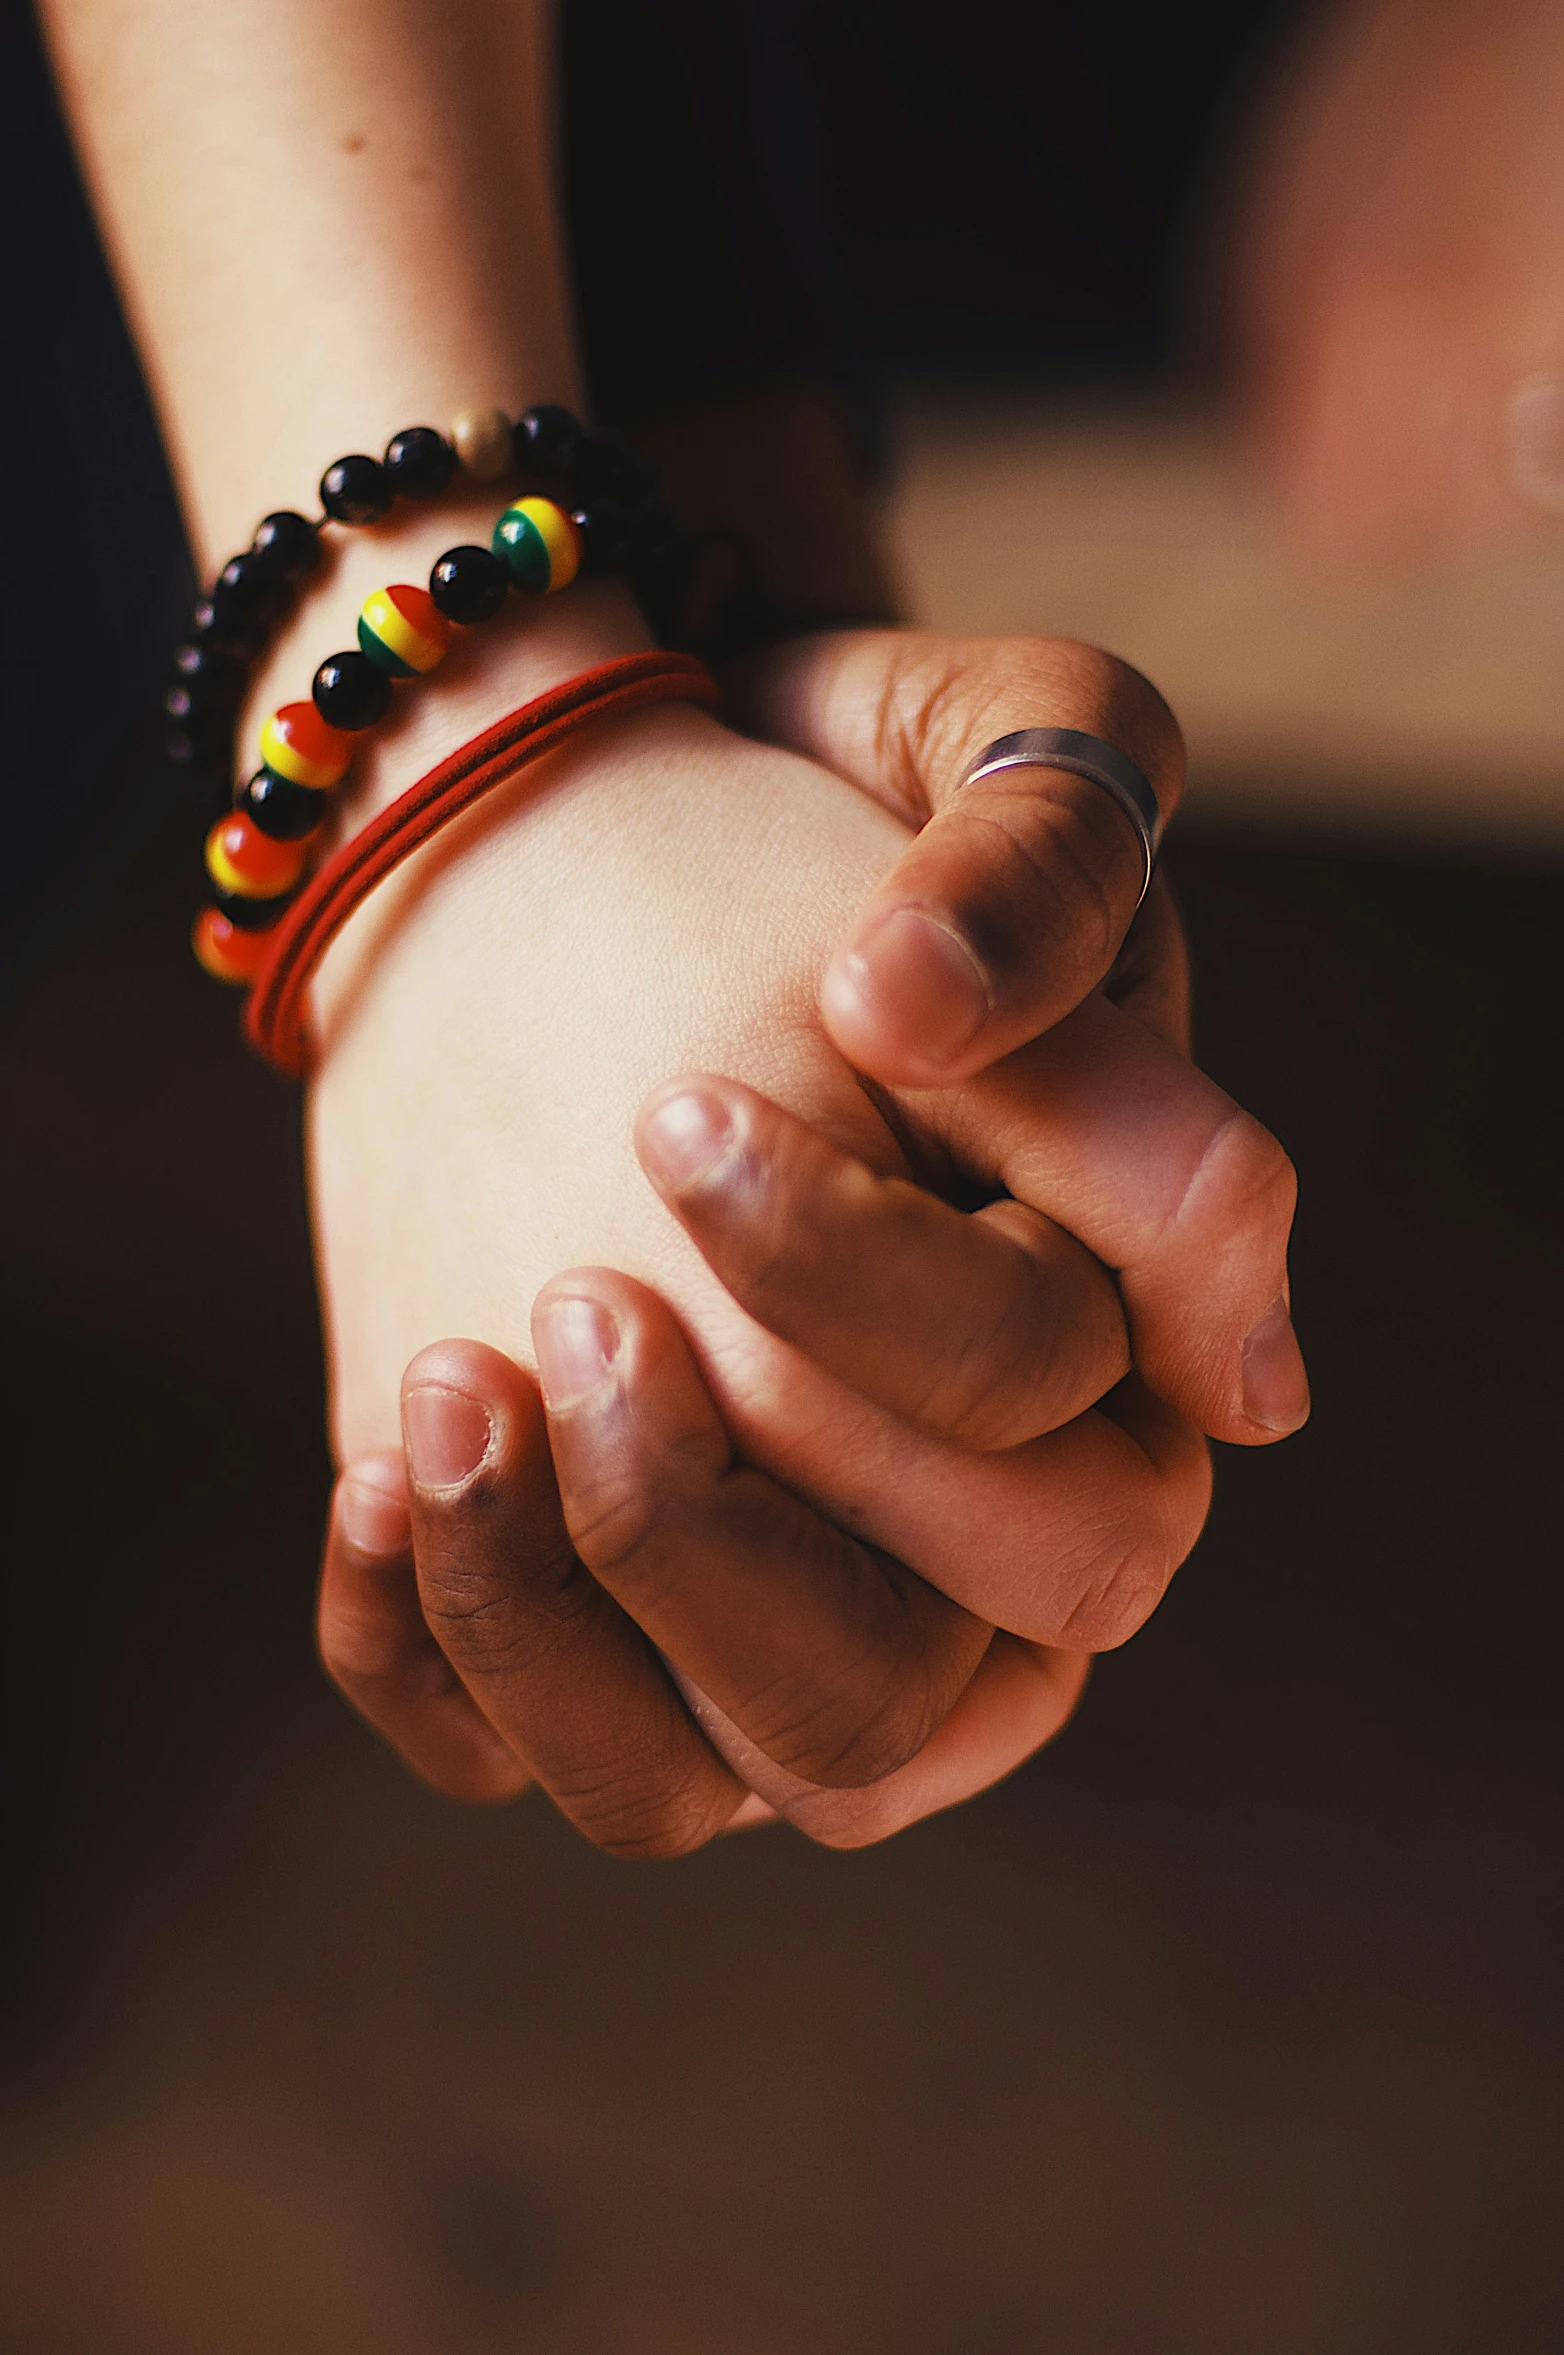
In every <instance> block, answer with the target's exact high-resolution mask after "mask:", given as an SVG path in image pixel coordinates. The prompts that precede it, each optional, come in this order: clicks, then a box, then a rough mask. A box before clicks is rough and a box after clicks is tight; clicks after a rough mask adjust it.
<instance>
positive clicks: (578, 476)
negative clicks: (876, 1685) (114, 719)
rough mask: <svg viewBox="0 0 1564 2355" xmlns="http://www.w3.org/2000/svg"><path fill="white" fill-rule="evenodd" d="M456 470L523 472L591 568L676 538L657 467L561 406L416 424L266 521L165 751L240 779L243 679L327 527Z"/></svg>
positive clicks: (231, 588) (181, 702) (188, 672)
mask: <svg viewBox="0 0 1564 2355" xmlns="http://www.w3.org/2000/svg"><path fill="white" fill-rule="evenodd" d="M458 469H460V470H461V471H462V472H464V473H465V474H466V475H468V476H469V477H470V478H471V479H472V480H473V481H475V482H491V481H497V480H499V479H500V477H501V476H503V475H506V474H510V473H515V474H518V475H520V476H521V477H522V478H523V480H524V481H525V482H527V483H528V484H529V485H536V486H537V487H538V488H539V489H540V490H542V491H543V492H544V493H546V494H548V495H549V496H551V497H552V498H554V499H555V501H556V502H557V504H559V505H560V506H561V507H562V508H563V509H564V510H565V512H567V513H568V514H569V515H570V516H571V519H572V521H573V522H574V523H575V526H576V529H577V531H578V532H579V533H580V535H581V541H582V549H583V569H584V570H585V571H587V572H614V571H618V570H619V569H621V567H623V566H624V565H626V564H627V563H632V562H636V561H648V560H655V559H656V558H657V557H659V556H660V555H662V554H663V553H665V552H666V551H667V550H668V549H669V547H670V546H671V545H672V544H673V543H674V542H675V541H676V540H677V536H678V535H677V530H676V527H675V525H674V523H673V519H672V517H671V516H670V515H669V514H668V512H667V510H666V508H664V507H663V506H662V505H661V503H660V502H659V500H658V499H657V497H656V478H655V475H654V473H653V470H652V469H651V467H649V466H648V465H647V464H646V462H645V461H644V460H643V459H641V458H639V457H637V456H636V454H635V452H634V451H632V450H630V449H628V448H627V447H626V446H625V444H624V443H623V442H621V441H620V440H619V439H618V438H617V436H615V435H613V434H610V433H602V432H596V431H589V430H587V429H585V428H583V427H582V426H581V425H580V424H579V423H578V422H577V420H576V419H575V418H574V417H573V416H572V415H571V414H570V412H569V410H568V409H562V408H559V407H557V406H556V405H554V404H553V403H545V404H543V405H541V406H539V407H537V408H534V409H528V410H527V411H526V413H525V414H524V415H523V416H522V417H521V418H520V419H519V420H518V421H517V423H515V424H514V425H513V424H512V423H511V421H510V419H509V418H508V417H507V416H506V415H505V414H504V412H503V411H502V410H499V409H464V410H463V411H462V412H461V414H460V415H459V416H457V417H456V418H455V419H453V421H452V423H451V427H450V431H449V433H448V434H441V433H436V432H435V430H434V428H433V427H432V426H427V425H415V426H410V427H409V428H408V429H407V430H406V431H405V432H403V433H399V434H395V435H394V436H393V437H392V439H391V441H390V442H389V443H388V444H387V446H386V451H385V455H384V456H383V457H381V458H366V457H362V456H352V457H347V458H339V459H337V460H336V462H335V463H334V464H333V465H331V466H328V467H327V469H326V471H325V473H324V474H323V475H322V476H321V481H320V500H321V507H322V510H323V512H322V513H321V515H320V516H319V517H318V518H316V520H315V521H313V522H312V521H311V520H310V518H309V517H308V516H305V515H298V514H295V513H293V512H292V511H291V510H283V511H280V512H278V513H277V514H274V515H268V516H265V517H264V518H263V519H262V521H261V523H260V524H259V526H258V527H257V530H256V533H255V537H254V539H253V540H252V541H251V543H250V545H249V547H248V548H246V549H245V550H244V551H243V552H242V553H241V554H240V555H238V556H235V557H232V558H230V560H229V562H228V563H227V564H225V565H224V566H223V569H222V571H221V572H220V573H219V574H218V576H217V579H216V580H215V581H214V582H213V584H212V586H211V588H210V590H209V591H208V592H207V594H206V595H205V596H204V597H203V598H201V600H200V601H199V603H198V604H197V605H196V607H195V610H194V613H193V614H192V617H191V623H190V628H189V631H188V634H187V637H186V642H185V643H184V644H183V645H182V646H181V647H180V648H179V651H178V653H177V654H176V656H175V658H174V668H175V677H174V682H173V684H172V686H171V687H170V688H169V689H168V691H167V693H166V695H165V696H164V698H163V707H164V711H165V713H166V715H167V718H168V721H169V728H168V734H167V739H166V746H167V751H168V756H169V758H170V760H171V761H172V762H173V763H174V765H175V767H176V768H178V769H179V770H181V771H183V772H184V773H185V774H186V775H187V776H189V777H190V779H191V780H192V782H193V783H194V784H195V785H197V786H198V787H206V786H211V787H214V788H215V787H217V786H218V785H220V784H221V785H224V786H226V783H227V781H228V780H229V779H230V778H231V777H232V773H233V764H232V748H233V737H234V729H235V725H236V721H237V715H238V710H239V705H240V702H241V700H242V698H243V694H244V687H245V681H246V678H247V677H248V675H249V673H250V671H251V669H252V668H253V666H254V664H255V662H256V660H257V659H258V657H259V656H260V654H261V652H262V650H263V648H264V647H265V645H266V643H267V641H268V639H269V638H270V636H271V634H272V632H273V631H274V629H275V628H276V626H277V625H278V623H279V622H281V621H282V619H283V618H284V616H285V615H286V614H288V613H289V612H290V611H291V610H292V608H293V606H294V604H295V603H296V601H297V598H298V594H299V592H300V590H301V589H302V587H303V584H304V582H305V581H306V580H307V579H308V578H309V577H310V575H311V574H312V573H313V572H314V571H315V570H316V569H317V567H318V565H319V563H320V560H321V555H322V552H323V551H322V542H321V533H322V531H323V530H324V528H325V526H326V525H327V524H345V525H349V526H352V525H359V524H371V523H377V522H379V521H380V519H381V518H382V517H383V516H385V515H387V514H388V513H389V512H390V510H391V508H392V506H393V505H394V503H395V502H396V500H397V499H398V498H406V499H434V498H437V497H438V496H439V495H440V493H441V492H443V491H444V490H445V489H446V488H447V487H448V485H449V484H450V482H451V480H452V478H453V476H454V475H455V474H456V473H457V471H458Z"/></svg>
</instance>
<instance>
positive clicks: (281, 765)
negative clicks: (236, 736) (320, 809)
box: [261, 703, 353, 793]
mask: <svg viewBox="0 0 1564 2355" xmlns="http://www.w3.org/2000/svg"><path fill="white" fill-rule="evenodd" d="M261 758H262V760H263V761H264V762H265V763H266V766H267V767H268V768H269V769H271V770H273V771H274V772H275V774H276V775H277V776H279V777H286V778H287V780H288V782H289V784H290V785H312V786H313V787H314V788H315V790H316V792H317V793H320V792H324V791H325V789H326V787H327V786H328V785H335V784H337V783H338V781H339V780H340V779H341V778H343V777H345V776H346V775H347V772H348V763H349V761H350V760H351V759H352V758H353V739H352V737H351V736H348V735H345V734H344V733H343V731H342V729H341V728H333V727H332V726H331V725H330V724H329V722H327V721H326V720H323V719H322V718H321V716H320V713H319V712H318V711H317V710H316V709H315V706H314V704H313V703H285V704H284V705H283V707H282V709H281V710H280V711H274V712H273V713H272V716H271V718H270V719H269V720H268V721H267V723H266V725H265V727H264V728H262V730H261Z"/></svg>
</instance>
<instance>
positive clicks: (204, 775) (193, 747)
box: [163, 720, 233, 786]
mask: <svg viewBox="0 0 1564 2355" xmlns="http://www.w3.org/2000/svg"><path fill="white" fill-rule="evenodd" d="M163 749H164V751H165V752H166V753H167V755H168V757H169V759H170V760H171V761H172V762H173V764H174V767H175V768H176V769H178V770H179V772H180V774H181V775H182V776H184V777H187V778H188V779H189V780H190V782H191V784H192V785H200V786H206V785H215V784H217V783H218V782H219V781H220V780H221V779H222V777H223V775H224V773H225V772H228V773H231V772H232V750H233V747H232V744H231V741H230V739H229V737H228V736H227V735H226V734H225V735H223V736H220V737H218V738H216V739H215V740H213V739H212V738H209V737H207V736H204V735H203V734H202V733H201V732H200V731H199V730H194V731H192V730H191V729H189V728H186V727H182V726H181V725H180V723H179V722H178V721H177V720H176V721H174V723H173V724H172V726H171V727H170V728H169V729H168V731H167V733H166V734H165V736H164V738H163Z"/></svg>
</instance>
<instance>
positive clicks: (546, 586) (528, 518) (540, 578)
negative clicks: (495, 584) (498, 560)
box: [492, 499, 581, 596]
mask: <svg viewBox="0 0 1564 2355" xmlns="http://www.w3.org/2000/svg"><path fill="white" fill-rule="evenodd" d="M492 544H493V548H494V553H495V555H496V556H499V557H503V559H504V561H505V562H506V563H507V564H508V565H509V566H510V571H511V579H512V580H513V581H514V582H515V584H516V586H517V588H518V589H531V590H533V591H534V592H535V593H536V594H538V595H539V596H542V595H545V594H546V593H547V592H548V591H549V590H551V589H568V588H569V586H570V584H571V582H572V581H573V580H574V579H575V577H576V574H577V573H578V572H579V571H580V569H581V541H580V537H579V535H578V533H577V531H576V527H575V525H574V524H573V523H572V522H571V520H570V518H569V516H568V515H567V514H566V513H565V510H564V509H563V507H556V506H555V504H554V502H553V500H552V499H518V500H517V501H516V503H515V505H514V506H511V507H507V508H506V510H505V512H504V514H503V515H502V516H501V517H500V520H499V522H498V523H497V524H496V525H495V527H494V539H493V543H492Z"/></svg>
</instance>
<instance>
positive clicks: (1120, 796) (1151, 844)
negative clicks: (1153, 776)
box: [957, 728, 1162, 907]
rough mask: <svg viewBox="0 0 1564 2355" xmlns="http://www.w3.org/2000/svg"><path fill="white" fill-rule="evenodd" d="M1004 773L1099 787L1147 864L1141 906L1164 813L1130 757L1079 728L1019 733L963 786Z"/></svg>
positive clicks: (987, 754) (999, 739)
mask: <svg viewBox="0 0 1564 2355" xmlns="http://www.w3.org/2000/svg"><path fill="white" fill-rule="evenodd" d="M1000 769H1067V770H1068V771H1069V773H1070V775H1071V776H1072V777H1085V778H1087V779H1088V780H1089V781H1090V782H1091V783H1092V784H1093V785H1100V786H1101V788H1102V790H1103V792H1104V793H1106V795H1107V796H1108V799H1109V800H1110V801H1111V802H1113V803H1114V804H1115V806H1116V807H1117V808H1118V809H1121V810H1122V811H1123V813H1124V815H1125V816H1126V817H1127V818H1128V820H1129V822H1130V824H1131V825H1132V826H1133V827H1134V829H1135V839H1136V841H1137V842H1138V843H1139V844H1140V847H1141V855H1142V857H1143V858H1144V859H1145V862H1146V873H1145V877H1144V880H1143V881H1142V883H1141V887H1140V899H1138V900H1137V901H1136V902H1135V905H1136V906H1137V907H1139V906H1140V900H1143V899H1144V898H1145V896H1146V894H1147V892H1148V891H1149V890H1150V889H1151V878H1152V876H1153V874H1154V873H1155V871H1156V865H1157V847H1158V845H1159V844H1160V842H1161V840H1162V813H1161V811H1160V810H1159V809H1158V807H1157V797H1156V795H1155V794H1154V793H1153V792H1152V790H1151V785H1150V782H1149V780H1148V779H1147V777H1146V775H1145V772H1144V771H1143V770H1141V769H1138V768H1137V767H1136V766H1135V763H1134V762H1133V761H1132V760H1131V759H1130V757H1129V755H1128V753H1124V752H1120V750H1119V748H1118V746H1117V745H1116V744H1105V743H1104V742H1103V740H1102V738H1101V737H1100V736H1085V735H1083V734H1082V733H1081V731H1080V729H1079V728H1018V729H1017V730H1016V732H1015V734H1014V735H1013V736H996V737H995V739H994V741H993V743H992V744H990V745H989V746H988V748H987V749H986V751H983V752H980V753H979V754H978V756H977V759H976V760H975V761H974V762H973V763H972V766H971V768H970V769H968V771H967V773H966V775H965V776H964V777H963V778H962V780H961V785H975V784H976V783H977V781H978V779H979V778H980V777H992V776H995V775H996V774H997V773H998V771H999V770H1000ZM960 790H961V786H958V787H957V791H958V792H959V791H960Z"/></svg>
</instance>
